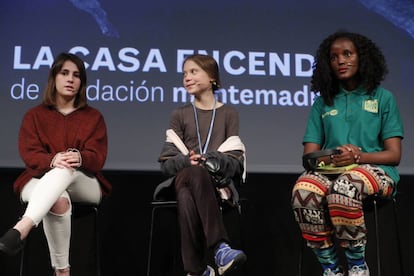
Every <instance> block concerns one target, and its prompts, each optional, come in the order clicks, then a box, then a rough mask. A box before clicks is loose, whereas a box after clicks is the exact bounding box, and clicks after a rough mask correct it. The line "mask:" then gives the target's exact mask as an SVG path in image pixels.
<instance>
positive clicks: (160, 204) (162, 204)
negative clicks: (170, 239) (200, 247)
mask: <svg viewBox="0 0 414 276" xmlns="http://www.w3.org/2000/svg"><path fill="white" fill-rule="evenodd" d="M176 207H177V201H175V200H171V201H156V200H154V201H152V202H151V208H152V210H151V222H150V236H149V246H148V260H147V276H151V259H152V246H153V238H154V230H155V229H154V222H155V216H156V212H157V210H158V209H172V208H176ZM173 221H174V222H175V218H174V219H173ZM176 228H177V225H176V223H175V225H174V230H176ZM177 259H178V256H176V254H175V253H174V256H173V264H174V270H175V266H176V264H177V262H178V261H177ZM174 273H175V272H174V271H173V273H171V274H169V275H171V276H172V275H175V274H174Z"/></svg>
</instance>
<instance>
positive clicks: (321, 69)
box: [311, 31, 388, 105]
mask: <svg viewBox="0 0 414 276" xmlns="http://www.w3.org/2000/svg"><path fill="white" fill-rule="evenodd" d="M338 38H346V39H349V40H350V41H351V42H352V43H353V44H354V45H355V48H356V50H357V54H358V60H359V64H358V72H357V75H356V79H357V80H358V81H359V85H362V86H363V87H364V88H365V89H366V90H367V91H368V93H371V92H372V91H373V90H374V89H375V88H376V87H378V86H379V84H380V83H381V81H382V80H384V78H385V76H386V74H388V68H387V64H386V62H385V57H384V55H383V54H382V52H381V50H380V49H379V48H378V47H377V45H376V44H375V43H374V42H372V41H371V40H370V39H369V38H367V37H365V36H363V35H360V34H357V33H351V32H346V31H338V32H336V33H334V34H332V35H330V36H328V37H327V38H326V39H325V40H323V41H322V43H321V44H320V46H319V48H318V50H317V52H316V56H315V62H314V64H313V75H312V80H311V90H312V91H315V92H317V91H319V92H320V94H321V96H322V97H323V99H324V101H325V104H327V105H332V104H333V98H334V97H335V95H337V94H338V92H339V80H338V79H337V77H336V76H335V75H334V72H333V71H332V69H331V65H330V50H331V45H332V43H333V42H334V41H335V40H336V39H338Z"/></svg>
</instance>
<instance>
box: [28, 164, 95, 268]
mask: <svg viewBox="0 0 414 276" xmlns="http://www.w3.org/2000/svg"><path fill="white" fill-rule="evenodd" d="M59 197H65V198H67V199H68V200H69V203H70V202H72V201H73V202H85V203H95V204H98V203H99V202H100V201H101V197H102V194H101V189H100V186H99V182H98V180H97V179H96V178H95V177H93V176H88V175H86V174H85V173H83V172H81V171H77V170H75V171H73V170H70V169H60V168H54V169H52V170H50V171H49V172H47V173H46V174H45V175H44V176H43V177H41V178H32V179H31V180H30V181H29V182H28V183H27V184H26V185H25V186H24V188H23V190H22V193H21V200H22V201H23V202H28V205H27V209H26V211H25V213H24V215H23V216H24V217H29V218H30V219H32V220H33V222H34V223H35V225H36V226H37V225H38V224H39V223H40V222H41V221H43V229H44V232H45V236H46V239H47V243H48V246H49V252H50V259H51V263H52V266H53V267H54V268H55V269H62V268H66V267H69V266H70V265H69V246H70V236H71V214H72V205H70V208H69V210H68V211H67V212H66V213H64V214H55V213H52V212H50V209H51V208H52V206H53V204H54V203H55V202H56V201H57V200H58V199H59Z"/></svg>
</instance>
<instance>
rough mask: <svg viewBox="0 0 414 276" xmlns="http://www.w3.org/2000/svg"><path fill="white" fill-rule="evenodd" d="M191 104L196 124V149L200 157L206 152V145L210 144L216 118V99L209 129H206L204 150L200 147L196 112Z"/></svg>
mask: <svg viewBox="0 0 414 276" xmlns="http://www.w3.org/2000/svg"><path fill="white" fill-rule="evenodd" d="M192 104H193V110H194V118H195V123H196V128H197V137H198V147H199V148H200V153H201V155H204V154H205V153H206V152H207V148H208V144H209V143H210V137H211V133H212V132H213V125H214V119H215V117H216V99H215V98H214V107H213V115H211V122H210V127H209V129H208V134H207V140H206V143H205V145H204V148H202V147H201V137H200V126H199V124H198V116H197V110H196V107H195V104H194V102H192Z"/></svg>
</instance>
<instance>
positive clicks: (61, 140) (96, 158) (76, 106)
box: [0, 53, 111, 276]
mask: <svg viewBox="0 0 414 276" xmlns="http://www.w3.org/2000/svg"><path fill="white" fill-rule="evenodd" d="M18 144H19V152H20V155H21V158H22V159H23V161H24V163H25V170H24V172H23V173H22V174H21V175H20V176H19V177H18V178H17V179H16V181H15V184H14V190H15V192H16V193H18V194H19V195H20V197H21V200H22V201H23V202H27V203H28V205H27V209H26V211H25V213H24V215H23V217H22V219H21V220H20V221H18V222H17V224H16V225H15V226H14V227H13V228H11V229H10V230H9V231H8V232H6V234H5V235H4V236H3V237H1V238H0V250H1V251H3V252H5V253H7V254H9V255H15V254H17V253H18V252H19V251H20V250H21V249H22V247H23V243H24V240H25V238H26V237H27V235H28V234H29V232H30V231H31V229H32V228H33V227H36V226H37V225H38V224H39V223H40V222H43V228H44V232H45V236H46V239H47V242H48V246H49V251H50V258H51V263H52V267H53V268H54V269H55V273H56V275H57V276H62V275H65V276H67V275H70V265H69V244H70V234H71V224H70V223H71V202H72V201H73V202H86V203H95V204H98V203H99V202H100V201H101V198H102V196H103V195H106V194H107V193H109V192H110V191H111V185H110V183H109V182H108V181H107V180H105V178H104V177H103V176H102V174H101V170H102V168H103V166H104V163H105V160H106V155H107V133H106V125H105V121H104V118H103V116H102V114H101V113H100V112H99V111H98V110H96V109H94V108H92V107H90V106H88V105H87V98H86V70H85V66H84V63H83V61H82V60H81V59H80V58H79V57H77V56H76V55H73V54H68V53H62V54H60V55H58V56H57V57H56V59H55V61H54V63H53V65H52V67H51V69H50V72H49V78H48V83H47V87H46V90H45V94H44V98H43V102H42V104H40V105H38V106H36V107H34V108H32V109H30V110H29V111H28V112H27V113H26V114H25V115H24V118H23V121H22V125H21V128H20V132H19V143H18Z"/></svg>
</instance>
